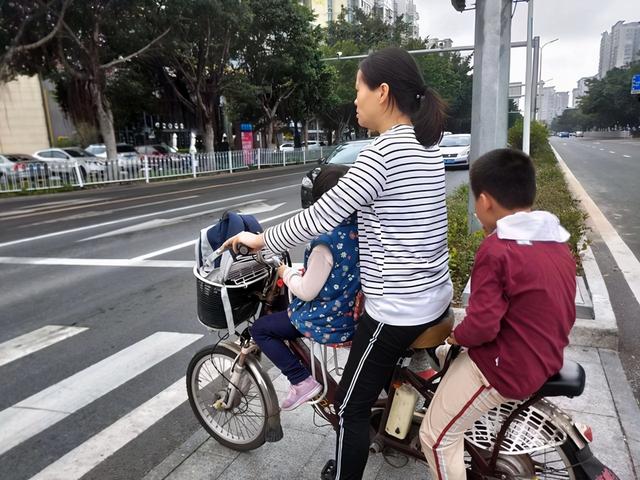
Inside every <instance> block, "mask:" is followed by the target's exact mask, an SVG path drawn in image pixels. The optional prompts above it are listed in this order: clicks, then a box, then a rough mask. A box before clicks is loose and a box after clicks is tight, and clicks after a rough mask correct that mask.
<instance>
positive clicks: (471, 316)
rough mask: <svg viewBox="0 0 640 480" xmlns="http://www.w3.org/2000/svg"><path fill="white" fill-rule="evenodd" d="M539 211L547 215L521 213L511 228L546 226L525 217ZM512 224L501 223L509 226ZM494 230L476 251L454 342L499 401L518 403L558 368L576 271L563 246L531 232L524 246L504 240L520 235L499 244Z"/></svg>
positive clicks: (572, 303) (570, 313) (572, 319)
mask: <svg viewBox="0 0 640 480" xmlns="http://www.w3.org/2000/svg"><path fill="white" fill-rule="evenodd" d="M543 213H544V214H546V215H549V216H550V217H553V216H552V215H551V214H548V213H546V212H532V213H528V214H522V215H529V216H530V217H529V218H525V217H523V216H522V215H521V214H516V215H520V217H518V218H516V219H515V220H516V222H515V224H517V223H518V220H519V221H523V220H526V221H527V222H530V221H531V219H533V220H541V219H542V220H544V221H548V220H549V218H543V217H541V215H537V216H536V215H534V216H531V215H533V214H543ZM512 217H513V216H512ZM507 219H510V217H507ZM553 219H555V222H556V223H557V219H556V218H555V217H553ZM512 220H514V219H510V220H508V221H507V222H505V223H511V225H509V226H513V225H514V222H512ZM500 226H501V225H500V222H499V223H498V232H497V233H493V234H491V235H490V236H488V237H487V238H486V239H485V240H484V242H483V243H482V245H481V246H480V248H479V249H478V252H477V254H476V259H475V264H474V267H473V272H472V274H471V296H470V298H469V306H468V308H467V314H466V317H465V319H464V320H463V321H462V323H460V325H458V326H457V327H456V328H455V330H454V336H455V339H456V341H457V342H458V343H460V344H461V345H463V346H465V347H468V348H469V356H470V357H471V359H472V360H473V361H474V362H475V363H476V365H477V366H478V368H479V369H480V371H481V372H482V373H483V374H484V376H485V377H486V378H487V380H488V381H489V383H490V384H491V385H492V386H493V387H494V388H495V389H496V390H498V392H499V393H500V394H501V395H503V396H504V397H507V398H513V399H523V398H526V397H528V396H530V395H531V394H533V393H534V392H536V391H537V390H538V389H540V387H541V386H542V385H543V384H544V383H545V382H546V380H547V379H548V378H549V377H551V376H553V375H554V374H556V373H557V372H558V371H559V370H560V368H561V367H562V364H563V350H564V348H565V347H566V346H567V344H568V343H569V331H570V330H571V327H572V326H573V324H574V322H575V318H576V311H575V310H576V309H575V293H576V266H575V261H574V259H573V256H572V255H571V252H570V250H569V248H568V246H567V244H566V243H564V242H559V241H536V240H533V238H535V237H536V233H535V232H534V233H531V232H529V239H528V240H527V239H525V240H524V241H517V240H514V239H506V238H504V237H505V236H507V237H509V236H511V237H513V238H518V239H520V238H524V237H527V234H522V233H521V234H520V236H518V235H509V234H506V235H501V236H502V237H503V238H499V234H500ZM506 226H507V225H505V227H506ZM557 226H558V227H559V228H560V229H562V227H561V226H560V225H559V223H557ZM547 227H548V225H547ZM504 231H505V232H508V233H512V232H513V230H512V229H507V228H504ZM562 231H563V232H564V233H566V231H565V230H564V229H562ZM567 236H568V234H567ZM543 237H544V235H543ZM561 238H566V237H565V236H564V235H561Z"/></svg>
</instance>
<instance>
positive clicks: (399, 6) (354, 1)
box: [300, 0, 420, 37]
mask: <svg viewBox="0 0 640 480" xmlns="http://www.w3.org/2000/svg"><path fill="white" fill-rule="evenodd" d="M300 3H301V4H303V5H305V6H307V7H308V8H310V9H311V10H313V12H314V13H315V14H316V21H315V23H316V24H317V25H323V26H326V25H327V24H328V23H329V22H333V21H335V20H337V19H338V16H339V15H340V12H341V11H342V10H343V9H344V10H345V11H346V13H347V20H349V21H351V20H352V18H353V12H354V11H355V10H356V9H360V10H362V11H363V12H364V13H366V14H371V13H372V12H375V13H376V14H377V15H379V16H380V18H382V19H383V20H384V21H385V22H387V23H393V22H394V21H395V20H396V18H398V17H400V16H402V18H403V20H404V21H405V22H407V23H409V24H410V25H411V33H412V36H414V37H418V36H419V33H420V32H419V27H418V20H419V19H420V16H419V15H418V11H417V9H416V5H415V0H300Z"/></svg>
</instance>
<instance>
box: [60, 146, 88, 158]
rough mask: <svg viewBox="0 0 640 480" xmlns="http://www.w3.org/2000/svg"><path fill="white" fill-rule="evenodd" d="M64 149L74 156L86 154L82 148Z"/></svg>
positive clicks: (79, 156) (84, 155)
mask: <svg viewBox="0 0 640 480" xmlns="http://www.w3.org/2000/svg"><path fill="white" fill-rule="evenodd" d="M64 151H65V152H67V153H68V154H69V155H71V156H72V157H76V158H82V157H86V156H87V155H86V154H85V152H84V151H83V150H80V149H76V148H65V149H64Z"/></svg>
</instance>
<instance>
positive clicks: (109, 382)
mask: <svg viewBox="0 0 640 480" xmlns="http://www.w3.org/2000/svg"><path fill="white" fill-rule="evenodd" d="M201 337H202V335H195V334H185V333H175V332H157V333H154V334H153V335H150V336H148V337H147V338H145V339H143V340H141V341H139V342H137V343H135V344H133V345H131V346H130V347H127V348H125V349H124V350H120V351H119V352H117V353H115V354H113V355H111V356H110V357H107V358H105V359H104V360H102V361H100V362H98V363H96V364H94V365H91V366H90V367H88V368H85V369H84V370H82V371H80V372H78V373H76V374H75V375H72V376H70V377H68V378H66V379H64V380H62V381H60V382H58V383H56V384H54V385H52V386H50V387H49V388H46V389H44V390H42V391H40V392H38V393H36V394H35V395H32V396H31V397H29V398H27V399H25V400H23V401H21V402H19V403H17V404H15V405H13V406H12V407H9V408H6V409H5V410H3V411H1V412H0V425H2V429H0V455H2V454H3V453H5V452H7V451H9V450H11V449H12V448H13V447H15V446H17V445H19V444H21V443H22V442H24V441H25V440H28V439H29V438H31V437H33V436H34V435H37V434H39V433H40V432H42V431H44V430H45V429H47V428H49V427H50V426H52V425H55V424H56V423H58V422H59V421H61V420H63V419H64V418H66V417H68V416H69V415H71V414H72V413H74V412H76V411H78V410H79V409H81V408H83V407H85V406H87V405H89V404H90V403H92V402H93V401H95V400H97V399H98V398H100V397H102V396H103V395H105V394H107V393H109V392H110V391H112V390H114V389H116V388H118V387H119V386H121V385H123V384H124V383H125V382H127V381H129V380H131V379H132V378H135V377H136V376H138V375H140V374H141V373H143V372H144V371H146V370H148V369H149V368H151V367H152V366H154V365H156V364H158V363H160V362H161V361H162V360H164V359H166V358H168V357H170V356H171V355H173V354H175V353H177V352H179V351H180V350H182V349H183V348H185V347H186V346H188V345H190V344H191V343H193V342H195V341H196V340H198V339H200V338H201Z"/></svg>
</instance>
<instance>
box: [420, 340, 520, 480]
mask: <svg viewBox="0 0 640 480" xmlns="http://www.w3.org/2000/svg"><path fill="white" fill-rule="evenodd" d="M438 353H440V352H438ZM506 401H508V399H506V398H504V397H503V396H502V395H500V394H499V393H498V392H497V391H496V389H494V388H493V387H491V385H489V382H488V381H487V379H486V378H485V377H484V375H483V374H482V372H480V370H479V369H478V367H477V366H476V364H475V363H474V362H473V360H471V358H469V354H468V353H467V352H466V351H463V352H460V354H459V355H458V357H457V358H456V359H455V360H454V361H453V363H452V364H451V366H450V367H449V370H448V371H447V373H446V374H445V376H444V377H443V379H442V380H441V383H440V385H439V386H438V389H437V390H436V393H435V395H434V397H433V400H432V401H431V404H430V406H429V409H428V410H427V413H426V415H425V417H424V420H423V421H422V425H421V427H420V442H421V444H422V451H423V452H424V454H425V457H426V458H427V461H428V462H429V465H430V466H431V470H432V471H433V476H434V480H443V479H448V480H464V479H466V473H465V465H464V432H466V431H467V430H469V429H470V428H471V427H472V426H473V424H474V422H475V421H476V420H477V419H478V418H480V417H481V416H482V415H484V414H485V413H486V412H488V411H489V410H491V409H492V408H494V407H496V406H498V405H500V404H501V403H503V402H506Z"/></svg>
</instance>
